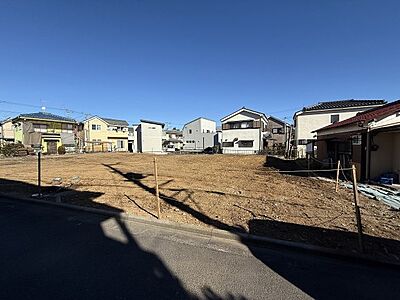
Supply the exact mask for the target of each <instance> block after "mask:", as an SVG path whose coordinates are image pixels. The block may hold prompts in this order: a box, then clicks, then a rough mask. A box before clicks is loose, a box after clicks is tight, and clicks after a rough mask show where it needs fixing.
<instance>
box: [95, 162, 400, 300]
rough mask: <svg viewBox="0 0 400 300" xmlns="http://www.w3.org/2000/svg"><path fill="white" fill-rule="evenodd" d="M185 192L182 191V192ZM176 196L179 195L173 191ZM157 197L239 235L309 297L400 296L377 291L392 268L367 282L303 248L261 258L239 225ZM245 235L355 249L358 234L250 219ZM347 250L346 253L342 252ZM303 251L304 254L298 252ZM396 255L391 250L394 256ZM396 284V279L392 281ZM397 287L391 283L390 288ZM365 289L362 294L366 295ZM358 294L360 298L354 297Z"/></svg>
mask: <svg viewBox="0 0 400 300" xmlns="http://www.w3.org/2000/svg"><path fill="white" fill-rule="evenodd" d="M103 165H104V166H105V167H107V168H109V169H110V170H111V171H112V172H114V173H117V174H119V175H121V176H123V177H124V178H126V179H127V180H130V179H131V178H135V179H138V178H140V179H145V178H146V177H147V176H144V175H143V174H140V173H134V172H128V173H124V172H122V171H120V170H118V169H117V168H114V167H113V166H110V165H107V164H103ZM140 179H139V180H134V181H132V182H133V183H134V184H135V185H137V186H139V187H141V188H142V189H143V190H145V191H147V192H149V193H152V194H153V195H155V193H156V192H155V189H154V188H152V187H149V186H147V185H146V184H144V183H143V182H141V181H140ZM182 190H184V189H182ZM177 193H179V191H178V192H177ZM160 199H162V200H164V201H165V202H166V203H168V204H170V205H171V206H173V207H176V208H179V209H180V210H182V211H184V212H185V213H188V214H190V215H191V216H192V217H194V218H196V219H197V220H199V221H200V222H202V223H204V224H206V225H211V226H213V227H215V228H218V229H222V230H228V231H230V232H233V233H236V234H238V235H239V236H240V237H241V241H242V243H243V244H245V245H246V246H247V247H248V248H249V250H250V251H251V252H252V254H253V255H254V256H255V257H256V258H258V259H259V260H260V261H262V262H263V263H264V264H265V265H266V266H267V267H269V268H271V269H272V270H274V271H275V272H277V273H278V274H279V275H281V276H282V277H284V278H285V279H286V280H288V281H289V282H291V283H292V284H294V285H295V286H297V287H298V288H300V289H301V290H302V291H304V292H305V293H307V294H308V295H310V296H311V297H314V298H317V299H319V298H323V299H328V298H329V299H338V298H349V297H351V296H350V295H353V296H356V295H359V294H362V295H366V294H368V295H369V296H370V297H371V298H382V296H383V294H384V293H387V296H386V298H390V297H393V295H397V293H398V292H400V287H397V288H396V291H394V290H393V289H392V290H388V289H386V290H382V289H377V288H376V287H377V286H378V285H380V286H382V285H383V286H385V284H386V280H392V279H393V278H395V277H396V276H397V275H398V273H397V270H388V269H385V268H379V267H376V268H371V269H373V270H374V272H376V274H379V276H381V277H380V280H381V279H383V278H384V279H383V283H382V282H380V283H379V284H378V283H377V282H375V281H374V282H371V281H370V277H368V276H363V275H365V273H363V274H360V273H358V272H360V270H359V269H358V265H356V266H354V265H348V264H346V263H344V262H342V261H340V260H337V261H336V262H333V263H332V262H327V261H324V260H323V258H321V257H324V256H323V255H322V254H321V255H320V256H316V255H314V252H308V251H306V250H304V251H299V250H297V249H296V250H293V249H292V250H290V248H289V249H288V248H287V247H284V246H277V245H275V246H273V245H271V246H270V247H269V248H274V249H276V250H277V251H279V252H280V251H285V254H284V255H285V258H284V259H282V260H281V259H276V258H274V257H271V256H270V255H268V254H267V255H266V254H265V252H263V251H262V250H261V249H260V248H259V247H258V246H257V244H255V243H254V242H249V240H248V239H246V238H244V237H243V235H242V234H241V233H242V232H243V231H244V229H243V228H242V227H240V226H232V225H228V224H225V223H223V222H221V221H220V220H215V219H213V218H212V217H210V216H207V215H206V214H204V213H203V212H200V211H197V210H195V209H193V208H192V207H190V206H188V205H187V204H185V203H183V202H184V201H180V200H178V199H175V198H173V197H169V196H167V195H164V194H160ZM249 233H251V234H255V235H263V236H267V237H271V238H275V239H281V240H287V241H295V242H310V241H311V242H316V244H317V245H320V246H325V247H330V246H332V247H333V248H337V247H338V244H337V241H342V242H343V243H346V245H347V246H348V245H352V247H356V246H357V235H356V234H355V233H353V232H344V231H339V230H328V229H324V228H320V227H311V226H303V225H298V224H290V223H285V222H278V221H273V220H264V219H263V220H258V219H253V220H250V221H249ZM364 238H365V241H366V245H367V246H368V247H369V248H368V249H369V251H370V252H371V251H374V250H375V247H376V246H377V245H385V247H387V246H388V247H393V248H391V250H394V249H397V250H398V249H400V247H399V241H395V240H389V239H383V238H377V237H372V236H368V235H365V237H364ZM347 250H349V249H347ZM303 252H304V253H303ZM395 253H396V252H395ZM338 269H340V270H343V272H342V274H341V276H340V278H338V277H337V276H333V274H337V271H338ZM354 276H358V281H357V283H356V287H355V288H354V290H349V289H348V288H344V286H345V285H347V284H348V282H351V281H353V280H354ZM396 281H397V282H398V283H399V284H400V277H398V278H397V279H396ZM393 286H397V285H393V284H391V285H390V287H393ZM366 291H367V293H366ZM358 293H359V294H358Z"/></svg>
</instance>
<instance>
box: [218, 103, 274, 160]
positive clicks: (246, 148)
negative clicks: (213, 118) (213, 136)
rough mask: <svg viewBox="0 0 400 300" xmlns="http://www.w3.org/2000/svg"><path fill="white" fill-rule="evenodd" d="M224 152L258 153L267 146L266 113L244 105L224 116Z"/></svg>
mask: <svg viewBox="0 0 400 300" xmlns="http://www.w3.org/2000/svg"><path fill="white" fill-rule="evenodd" d="M221 123H222V153H225V154H257V153H260V152H262V151H264V150H265V149H266V148H267V137H268V136H267V130H268V127H267V125H268V118H267V116H266V115H265V114H264V113H261V112H258V111H255V110H251V109H248V108H246V107H242V108H241V109H239V110H237V111H235V112H233V113H231V114H229V115H227V116H226V117H223V118H222V119H221Z"/></svg>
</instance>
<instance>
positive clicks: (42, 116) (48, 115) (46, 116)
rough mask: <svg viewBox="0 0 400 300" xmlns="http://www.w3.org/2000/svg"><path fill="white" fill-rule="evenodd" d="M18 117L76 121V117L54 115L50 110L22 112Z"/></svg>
mask: <svg viewBox="0 0 400 300" xmlns="http://www.w3.org/2000/svg"><path fill="white" fill-rule="evenodd" d="M17 118H21V119H41V120H49V121H62V122H71V123H76V121H75V120H74V119H71V118H67V117H63V116H59V115H54V114H51V113H48V112H38V113H29V114H20V115H19V116H18V117H17Z"/></svg>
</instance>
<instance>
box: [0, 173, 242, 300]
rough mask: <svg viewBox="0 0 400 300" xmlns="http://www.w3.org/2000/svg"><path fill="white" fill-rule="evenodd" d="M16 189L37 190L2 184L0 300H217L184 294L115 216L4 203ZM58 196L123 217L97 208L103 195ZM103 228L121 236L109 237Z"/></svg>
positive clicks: (50, 193)
mask: <svg viewBox="0 0 400 300" xmlns="http://www.w3.org/2000/svg"><path fill="white" fill-rule="evenodd" d="M16 189H18V190H19V191H20V193H19V195H20V196H21V195H22V194H25V196H28V195H30V194H32V193H35V192H36V191H37V187H36V186H35V185H32V184H28V183H25V182H21V181H14V180H8V179H0V191H1V195H0V224H1V225H2V226H0V238H1V240H2V244H1V245H2V246H1V247H0V255H1V256H2V257H3V259H2V260H0V270H1V271H0V286H1V288H0V299H199V298H201V299H210V300H213V299H223V297H221V296H219V295H218V293H216V292H215V291H213V290H212V289H211V288H210V287H208V286H204V287H203V293H204V294H203V295H200V297H199V296H198V295H194V294H192V293H191V292H189V291H187V290H186V288H185V287H184V286H183V284H182V281H181V280H180V279H179V278H178V277H177V276H175V275H174V274H173V273H172V272H171V271H170V270H169V268H168V267H167V266H166V265H165V264H164V262H163V261H162V260H161V259H160V258H159V257H158V256H157V255H156V254H154V253H152V252H150V251H147V250H145V249H144V248H143V247H141V246H140V245H139V244H138V242H137V241H136V239H135V236H134V234H132V232H131V231H132V226H130V227H129V228H128V227H127V226H126V224H125V222H124V221H123V220H122V219H120V218H119V217H118V216H116V217H109V216H105V215H101V214H90V213H85V212H77V211H75V210H68V209H54V208H53V207H50V206H44V205H41V206H38V205H35V204H29V203H24V202H21V201H20V200H12V198H7V196H11V197H15V196H16V193H15V190H16ZM42 191H43V193H44V194H46V195H47V197H46V198H44V199H47V200H48V201H53V200H55V198H56V197H55V194H57V192H59V190H57V189H55V188H54V187H48V188H47V187H43V189H42ZM62 192H63V193H67V194H68V195H69V196H70V197H76V198H77V199H86V200H85V201H86V204H85V205H86V206H90V207H97V208H101V209H105V210H108V211H112V212H114V213H122V211H121V210H120V209H118V208H115V207H112V206H109V205H107V204H103V203H96V202H95V199H96V198H98V197H99V196H101V193H92V192H81V191H76V190H71V189H63V191H62ZM107 224H108V225H107ZM110 224H111V225H110ZM133 229H134V228H133ZM109 230H111V232H114V231H117V232H119V233H120V234H119V235H118V236H114V235H112V234H111V235H110V233H109V232H108V231H109ZM229 298H230V299H244V298H243V297H242V296H241V295H238V296H237V295H230V296H229Z"/></svg>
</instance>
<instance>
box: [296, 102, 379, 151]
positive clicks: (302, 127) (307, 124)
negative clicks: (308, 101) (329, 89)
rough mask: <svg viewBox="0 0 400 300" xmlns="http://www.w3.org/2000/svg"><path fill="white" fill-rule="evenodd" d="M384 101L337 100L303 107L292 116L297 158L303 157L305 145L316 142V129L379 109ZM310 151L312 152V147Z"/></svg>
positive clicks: (305, 149)
mask: <svg viewBox="0 0 400 300" xmlns="http://www.w3.org/2000/svg"><path fill="white" fill-rule="evenodd" d="M385 103H386V101H385V100H354V99H351V100H339V101H330V102H320V103H318V104H315V105H312V106H308V107H304V108H303V109H302V110H300V111H298V112H296V113H295V114H294V116H293V121H294V127H295V138H294V142H295V146H296V152H297V153H296V154H297V157H300V158H301V157H305V156H306V152H307V144H309V145H311V144H312V143H313V142H314V141H315V140H316V133H315V132H314V131H315V130H317V129H320V128H322V127H325V126H328V125H330V124H333V123H336V122H340V121H343V120H346V119H349V118H351V117H354V116H355V115H357V114H358V113H360V112H363V111H366V110H369V109H371V108H375V107H379V106H381V105H384V104H385ZM310 148H311V151H314V149H312V147H309V149H310Z"/></svg>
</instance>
